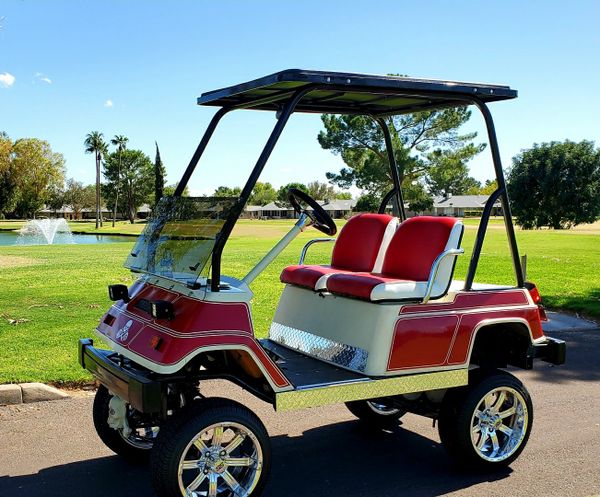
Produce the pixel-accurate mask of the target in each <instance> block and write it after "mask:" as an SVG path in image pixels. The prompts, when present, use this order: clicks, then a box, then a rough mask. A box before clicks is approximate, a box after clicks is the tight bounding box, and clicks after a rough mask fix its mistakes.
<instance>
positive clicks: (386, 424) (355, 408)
mask: <svg viewBox="0 0 600 497" xmlns="http://www.w3.org/2000/svg"><path fill="white" fill-rule="evenodd" d="M346 407H347V408H348V410H349V411H350V412H351V413H352V414H354V415H355V416H356V417H357V418H358V419H360V420H361V421H363V422H364V423H365V424H366V425H368V426H371V427H374V428H377V429H382V430H389V429H392V428H395V427H396V426H398V424H399V420H400V418H401V417H402V416H404V415H405V414H406V411H403V410H402V409H396V408H391V407H386V406H384V405H382V404H379V403H377V402H375V401H372V400H355V401H352V402H346Z"/></svg>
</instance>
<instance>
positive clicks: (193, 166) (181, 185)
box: [173, 107, 231, 197]
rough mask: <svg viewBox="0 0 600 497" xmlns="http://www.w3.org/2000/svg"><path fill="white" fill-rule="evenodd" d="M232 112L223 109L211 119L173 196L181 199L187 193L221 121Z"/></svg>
mask: <svg viewBox="0 0 600 497" xmlns="http://www.w3.org/2000/svg"><path fill="white" fill-rule="evenodd" d="M230 110H231V109H229V108H226V107H223V108H221V109H219V110H218V111H217V112H216V113H215V115H214V116H213V118H212V119H211V121H210V123H209V124H208V127H207V128H206V131H205V132H204V136H203V137H202V139H201V140H200V143H199V144H198V147H197V148H196V151H195V152H194V155H193V156H192V158H191V160H190V163H189V164H188V167H187V168H186V170H185V172H184V173H183V176H182V177H181V180H180V181H179V183H178V184H177V188H176V189H175V193H174V194H173V196H174V197H181V195H182V194H183V192H184V191H185V187H186V186H187V184H188V181H189V180H190V177H191V176H192V174H193V172H194V169H196V166H197V165H198V161H199V160H200V157H202V154H203V153H204V150H205V149H206V146H207V145H208V142H209V141H210V139H211V137H212V135H213V133H214V131H215V129H216V128H217V125H218V124H219V121H220V120H221V118H222V117H223V116H224V115H225V114H227V113H228V112H229V111H230Z"/></svg>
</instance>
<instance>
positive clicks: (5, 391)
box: [0, 383, 69, 405]
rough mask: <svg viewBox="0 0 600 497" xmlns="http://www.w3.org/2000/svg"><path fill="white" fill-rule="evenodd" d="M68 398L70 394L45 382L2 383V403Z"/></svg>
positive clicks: (0, 403) (0, 394)
mask: <svg viewBox="0 0 600 497" xmlns="http://www.w3.org/2000/svg"><path fill="white" fill-rule="evenodd" d="M67 398H69V395H68V394H66V393H64V392H61V391H60V390H59V389H58V388H54V387H51V386H49V385H44V384H43V383H21V384H16V383H12V384H8V385H0V405H15V404H30V403H32V402H44V401H47V400H61V399H67Z"/></svg>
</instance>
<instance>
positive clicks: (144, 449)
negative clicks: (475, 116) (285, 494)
mask: <svg viewBox="0 0 600 497" xmlns="http://www.w3.org/2000/svg"><path fill="white" fill-rule="evenodd" d="M516 95H517V93H516V91H514V90H511V89H510V88H508V87H506V86H492V85H482V84H469V83H458V82H448V81H431V80H420V79H411V78H400V77H388V76H370V75H360V74H344V73H331V72H317V71H302V70H288V71H283V72H279V73H277V74H273V75H270V76H266V77H264V78H261V79H258V80H255V81H250V82H247V83H243V84H240V85H237V86H232V87H229V88H225V89H221V90H216V91H212V92H209V93H205V94H203V95H202V96H201V97H200V98H199V99H198V103H199V104H200V105H211V106H216V107H219V110H218V111H217V113H216V115H215V116H214V118H213V119H212V121H211V122H210V124H209V126H208V129H207V131H206V133H205V134H204V137H203V138H202V140H201V142H200V144H199V145H198V148H197V150H196V152H195V154H194V156H193V158H192V160H191V162H190V165H189V166H188V168H187V170H186V171H185V173H184V175H183V178H182V180H181V182H180V183H179V186H178V189H177V191H176V192H175V195H174V196H173V197H167V198H164V199H162V201H161V202H160V203H159V205H158V207H157V208H156V210H155V212H154V213H153V216H152V218H151V219H150V220H149V222H148V225H147V228H146V229H145V231H144V233H143V234H142V235H141V236H140V238H139V240H138V242H137V244H136V245H135V247H134V249H133V251H132V252H131V254H130V255H129V257H128V259H127V263H126V265H127V267H129V268H130V269H131V270H132V271H134V272H135V273H139V275H140V276H139V279H138V280H137V281H136V282H135V283H134V284H133V285H132V286H131V287H130V288H127V287H125V286H124V285H112V286H111V287H110V288H109V293H110V296H111V299H112V300H113V301H115V303H114V305H113V306H112V307H111V308H110V309H109V310H108V312H107V313H106V314H105V315H104V316H103V317H102V319H101V321H100V324H99V326H98V329H97V331H98V333H99V335H100V336H101V337H102V339H103V340H104V341H106V342H107V343H109V344H110V346H111V348H112V350H110V351H108V350H101V349H98V348H95V347H93V342H92V340H90V339H85V340H81V341H80V343H79V360H80V362H81V365H82V366H83V367H84V368H86V369H87V370H89V371H90V372H91V373H92V374H93V375H94V376H95V377H96V379H97V380H98V381H99V383H100V384H101V386H100V388H99V390H98V393H97V395H96V399H95V402H94V413H93V414H94V423H95V426H96V429H97V431H98V434H99V435H100V438H101V439H102V440H103V441H104V443H105V444H106V445H107V446H108V447H110V448H111V449H112V450H114V451H115V452H117V453H119V454H121V455H123V456H125V457H128V458H131V459H136V460H139V459H141V458H144V457H145V456H147V455H149V454H151V459H152V464H153V478H154V485H155V489H156V493H157V495H159V496H161V497H175V496H195V497H198V496H211V497H216V496H233V495H236V496H240V497H242V496H249V495H252V496H256V495H258V494H259V493H260V492H261V491H262V490H263V488H264V486H265V483H266V480H267V475H268V473H269V468H270V442H269V437H268V434H267V431H266V429H265V427H264V426H263V424H262V422H261V421H260V419H259V418H258V417H257V416H256V415H255V414H254V413H253V412H251V411H250V410H249V409H247V408H246V407H244V406H242V405H240V404H239V403H236V402H233V401H231V400H228V399H222V398H205V397H204V396H202V394H201V391H202V389H201V387H202V382H203V381H205V380H208V379H215V378H219V379H227V380H230V381H232V382H234V383H236V384H238V385H241V386H242V387H244V388H245V389H246V390H248V391H249V392H251V393H253V394H254V395H256V396H257V397H259V398H261V399H263V400H265V401H266V402H269V403H271V404H272V405H273V407H274V408H275V409H276V410H277V411H283V410H289V409H301V408H307V407H318V406H322V405H325V404H331V403H341V402H344V403H346V405H347V406H348V408H349V409H350V411H351V412H352V413H353V414H355V415H356V416H357V417H358V418H360V419H361V420H364V421H365V422H367V423H369V424H371V425H372V426H374V427H377V428H386V427H391V426H393V425H394V424H396V423H397V421H398V419H399V418H400V417H401V416H402V415H403V414H404V413H406V412H412V413H417V414H420V415H423V416H428V417H431V418H434V419H437V421H438V423H439V432H440V437H441V440H442V442H443V444H444V445H445V447H446V448H447V449H448V451H449V453H450V454H451V455H453V456H454V457H456V458H457V459H459V460H460V461H461V462H463V463H466V464H468V465H471V466H478V467H484V468H485V467H486V468H495V467H501V466H504V465H507V464H510V463H511V462H512V461H514V460H515V459H516V458H517V457H518V455H519V454H520V453H521V451H522V450H523V448H524V447H525V444H526V443H527V439H528V437H529V433H530V431H531V426H532V421H533V407H532V403H531V399H530V397H529V394H528V393H527V390H526V389H525V387H524V386H523V384H522V383H521V382H520V381H519V380H518V379H517V378H515V377H514V376H513V375H511V374H509V373H507V372H505V371H503V370H501V369H499V368H506V367H507V366H516V367H519V368H524V369H530V368H532V367H533V360H534V359H535V358H541V359H543V360H545V361H547V362H550V363H552V364H557V365H558V364H562V363H564V360H565V344H564V343H563V342H561V341H559V340H555V339H552V338H549V337H546V336H544V333H543V332H542V327H541V319H542V318H544V311H543V308H542V306H541V303H540V296H539V294H538V291H537V289H536V287H535V286H534V285H533V284H531V283H527V282H525V281H524V279H523V272H522V268H521V265H520V259H519V254H518V249H517V244H516V239H515V234H514V229H513V225H512V219H511V214H510V207H509V202H508V196H507V193H506V188H505V182H504V176H503V172H502V166H501V164H500V155H499V151H498V144H497V141H496V135H495V131H494V126H493V122H492V118H491V114H490V112H489V110H488V107H487V103H488V102H492V101H497V100H505V99H510V98H515V97H516ZM465 105H474V106H475V107H477V108H478V109H479V110H480V111H481V112H482V114H483V117H484V119H485V123H486V126H487V131H488V135H489V144H490V149H491V154H492V160H493V165H494V169H495V173H496V179H497V182H498V189H497V190H496V191H495V192H494V193H493V194H492V195H491V196H490V198H489V200H488V202H487V204H486V205H485V209H484V212H483V216H482V219H481V223H480V225H479V228H478V232H477V237H476V241H475V246H474V249H473V252H472V256H471V261H470V265H469V269H468V273H467V277H466V280H465V281H455V280H453V272H454V266H455V262H456V259H457V257H459V256H460V255H461V254H462V253H463V249H462V248H461V246H460V245H461V239H462V235H463V224H462V222H461V221H460V220H459V219H454V218H450V217H423V216H422V217H413V218H410V219H406V216H405V214H404V201H403V198H402V191H401V189H400V180H399V176H398V168H397V166H396V163H395V159H394V154H393V152H392V138H391V136H390V131H389V128H388V125H387V124H386V118H387V117H388V116H391V115H396V114H402V113H410V112H415V111H427V110H433V109H440V108H446V107H449V106H465ZM236 109H260V110H268V111H269V110H270V111H274V112H275V113H276V117H277V120H276V123H275V126H274V129H273V131H272V133H271V135H270V137H269V139H268V141H267V143H266V145H265V147H264V149H263V151H262V153H261V154H260V157H259V158H258V161H257V162H256V165H255V167H254V169H253V170H252V173H251V174H250V177H249V178H248V180H247V183H246V184H245V186H244V188H243V190H242V192H241V194H240V196H239V198H206V197H202V198H190V197H183V196H181V194H182V192H183V190H184V188H185V186H186V184H187V183H188V180H189V178H190V176H191V174H192V172H193V171H194V169H195V167H196V164H197V163H198V161H199V159H200V157H201V155H202V154H203V152H204V150H205V148H206V145H207V143H208V142H209V140H210V138H211V136H212V134H213V131H214V130H215V128H216V126H217V124H218V122H219V121H220V119H221V118H222V117H223V116H224V115H225V114H227V113H228V112H230V111H232V110H236ZM293 112H315V113H335V114H361V115H366V116H370V117H372V118H373V119H374V121H375V122H376V123H378V125H379V126H380V127H381V132H382V133H383V136H384V138H385V142H386V146H387V154H388V158H389V164H390V172H391V177H392V179H393V184H394V188H393V189H392V190H391V191H390V192H389V193H388V194H387V195H385V196H384V198H383V201H382V204H381V208H380V212H379V213H373V214H359V215H356V216H354V217H352V218H351V219H350V220H349V221H348V222H347V223H346V224H345V226H344V227H343V229H342V230H341V232H340V234H339V236H338V237H337V239H335V240H333V239H331V238H328V239H315V240H311V242H309V243H308V244H307V245H306V246H305V248H304V249H303V250H302V253H301V254H300V262H299V264H298V265H294V266H290V267H287V268H285V269H284V271H283V272H282V274H281V283H282V284H283V285H285V288H284V290H283V294H282V296H281V299H280V301H279V305H278V307H277V311H276V313H275V317H274V319H273V322H272V324H271V328H270V333H269V338H267V339H263V340H259V339H257V338H256V337H255V336H254V332H253V328H252V318H251V312H250V301H251V299H252V297H253V294H252V291H251V290H250V287H251V284H252V281H253V280H254V279H255V278H256V277H257V276H258V275H259V274H260V273H261V272H262V271H263V270H264V269H265V268H266V267H267V265H268V264H270V263H271V262H272V261H273V259H274V258H275V257H276V256H277V255H278V254H279V253H281V251H282V250H283V249H284V248H285V247H286V246H287V245H288V244H289V243H290V242H291V241H292V239H293V238H294V237H295V236H296V235H297V234H298V233H300V232H301V231H302V230H305V229H306V228H308V227H309V226H312V227H313V228H316V229H317V230H320V231H322V232H324V233H325V234H327V235H329V236H333V235H334V234H336V225H335V223H334V221H333V220H332V219H331V218H330V217H329V215H328V214H327V212H326V211H325V210H324V209H323V208H322V207H321V205H320V204H319V203H317V202H316V201H315V200H314V199H312V198H310V197H308V196H307V195H306V194H305V193H303V192H301V191H298V190H290V192H289V199H290V202H291V203H292V205H293V207H294V209H295V210H296V211H297V213H298V216H299V218H298V220H297V222H296V224H295V226H293V227H292V229H291V230H290V232H289V233H288V234H287V235H285V236H284V237H283V239H282V240H281V241H280V242H278V243H277V244H276V245H275V247H274V248H273V249H272V250H271V251H270V252H269V253H268V254H266V255H265V257H264V258H263V259H262V260H261V261H260V262H259V263H258V265H257V266H256V267H254V268H253V269H252V270H251V271H250V272H249V273H248V274H247V275H246V276H245V277H244V278H243V279H241V280H238V279H235V278H231V277H228V276H224V275H222V274H221V255H222V253H223V248H224V247H225V244H226V243H227V240H228V237H229V235H230V234H231V231H232V229H233V227H234V225H235V223H236V221H237V219H238V218H239V216H240V214H241V213H242V210H243V208H244V205H245V204H246V202H247V200H248V198H249V196H250V193H251V192H252V189H253V188H254V186H255V184H256V181H257V180H258V178H259V176H260V174H261V172H262V170H263V167H264V166H265V164H266V162H267V159H268V157H269V155H270V153H271V151H272V150H273V147H274V146H275V144H276V142H277V140H278V138H279V136H280V134H281V132H282V130H283V128H284V127H285V125H286V123H287V121H288V118H289V117H290V116H291V114H292V113H293ZM498 200H500V201H501V204H502V211H503V214H504V219H505V225H506V230H507V235H508V239H509V242H510V248H511V251H512V260H513V263H514V272H515V284H514V286H510V287H500V286H492V285H477V284H474V282H473V280H474V276H475V271H476V269H477V264H478V260H479V256H480V253H481V248H482V244H483V240H484V235H485V232H486V228H487V224H488V220H489V217H490V213H491V210H492V207H493V206H494V204H495V203H496V202H497V201H498ZM390 202H392V203H393V204H394V205H395V206H396V211H397V212H398V216H397V217H396V216H391V215H388V214H385V211H386V206H387V205H388V204H389V203H390ZM323 241H331V242H334V243H333V250H332V255H331V262H330V264H328V265H306V264H304V263H303V262H304V256H305V254H306V251H307V249H309V246H310V245H311V243H313V242H323Z"/></svg>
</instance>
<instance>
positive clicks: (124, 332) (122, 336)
mask: <svg viewBox="0 0 600 497" xmlns="http://www.w3.org/2000/svg"><path fill="white" fill-rule="evenodd" d="M132 324H133V321H132V320H131V319H130V320H129V321H127V322H126V323H125V326H123V327H122V328H120V329H119V331H117V340H120V341H121V342H124V341H126V340H127V337H129V328H131V325H132Z"/></svg>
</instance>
